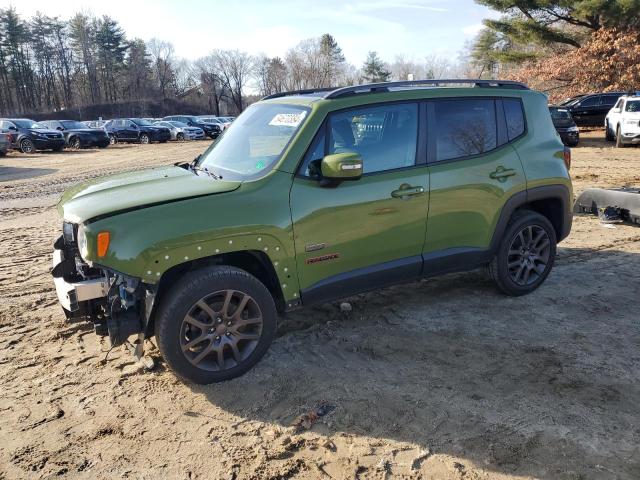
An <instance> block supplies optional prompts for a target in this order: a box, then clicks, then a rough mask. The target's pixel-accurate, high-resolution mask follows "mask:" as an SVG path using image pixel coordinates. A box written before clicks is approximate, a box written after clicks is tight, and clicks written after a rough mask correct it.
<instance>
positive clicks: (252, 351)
mask: <svg viewBox="0 0 640 480" xmlns="http://www.w3.org/2000/svg"><path fill="white" fill-rule="evenodd" d="M276 328H277V313H276V308H275V303H274V301H273V298H272V296H271V294H270V293H269V290H267V288H266V287H265V286H264V285H263V284H262V283H261V282H260V281H259V280H258V279H257V278H255V277H254V276H252V275H250V274H249V273H247V272H245V271H243V270H240V269H237V268H233V267H226V266H225V267H223V266H216V267H209V268H204V269H201V270H196V271H194V272H191V273H189V274H187V275H186V276H185V277H183V278H182V279H181V280H180V281H179V282H178V283H177V284H176V285H175V286H174V287H172V290H171V291H170V292H169V293H168V294H167V296H166V298H165V299H164V300H163V301H162V303H161V304H160V307H159V309H158V314H157V316H156V320H155V334H156V338H157V341H158V347H159V349H160V352H161V353H162V356H163V357H164V359H165V360H166V362H167V364H168V365H169V367H170V368H171V370H173V371H174V372H175V373H176V375H178V376H179V377H181V378H182V379H184V380H188V381H191V382H194V383H199V384H208V383H214V382H221V381H224V380H229V379H232V378H235V377H238V376H240V375H242V374H243V373H245V372H247V371H248V370H249V369H251V367H253V366H254V365H255V364H256V363H257V362H258V361H259V360H260V359H261V358H262V356H263V355H264V354H265V353H266V351H267V349H268V348H269V345H270V344H271V342H272V341H273V339H274V337H275V335H276Z"/></svg>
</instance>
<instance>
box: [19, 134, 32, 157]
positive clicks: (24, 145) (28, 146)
mask: <svg viewBox="0 0 640 480" xmlns="http://www.w3.org/2000/svg"><path fill="white" fill-rule="evenodd" d="M20 151H21V152H22V153H26V154H27V155H29V154H31V153H35V152H36V146H35V144H34V143H33V141H31V140H30V139H28V138H24V139H22V140H21V141H20Z"/></svg>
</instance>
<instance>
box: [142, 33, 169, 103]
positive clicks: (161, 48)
mask: <svg viewBox="0 0 640 480" xmlns="http://www.w3.org/2000/svg"><path fill="white" fill-rule="evenodd" d="M147 50H148V52H149V55H151V65H152V70H153V76H154V77H155V80H156V82H157V85H158V90H159V91H160V93H161V94H162V97H163V98H164V97H166V96H167V93H168V91H167V90H168V88H169V87H170V85H171V83H172V82H173V81H174V78H173V77H174V76H175V73H174V71H173V62H174V49H173V44H172V43H170V42H165V41H163V40H159V39H157V38H152V39H151V40H149V41H148V42H147Z"/></svg>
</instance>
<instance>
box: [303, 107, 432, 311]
mask: <svg viewBox="0 0 640 480" xmlns="http://www.w3.org/2000/svg"><path fill="white" fill-rule="evenodd" d="M419 112H422V113H423V116H424V115H426V109H425V108H424V107H422V108H420V106H419V105H418V103H416V102H403V103H389V104H382V105H377V106H366V107H357V108H352V109H348V110H343V111H340V112H335V113H333V114H330V115H329V117H328V119H327V120H326V121H325V126H324V127H323V128H322V129H321V131H320V132H319V133H318V134H317V135H316V138H315V140H314V142H313V143H312V146H311V148H310V149H309V152H308V153H307V155H306V157H305V159H304V161H303V163H302V165H301V167H300V169H299V171H298V174H297V175H296V177H295V178H294V181H293V186H292V189H291V197H290V202H291V215H292V219H293V231H294V240H295V249H296V262H297V268H298V276H299V282H300V286H301V290H302V292H303V301H309V302H316V301H321V300H324V299H327V298H335V297H337V296H344V295H347V294H348V293H349V292H352V291H360V290H363V289H371V288H376V287H378V286H381V285H384V284H385V283H392V282H394V281H398V280H399V279H407V278H411V277H412V276H417V275H419V274H420V272H421V269H422V257H421V253H422V246H423V244H424V236H425V230H426V218H427V208H428V199H429V173H428V169H427V166H426V165H425V152H426V149H425V147H426V139H425V135H426V134H425V133H420V134H419V129H418V125H419V122H418V119H419V116H420V115H419ZM420 131H421V132H423V130H422V129H421V130H420ZM418 137H420V141H418ZM346 151H349V152H357V153H358V154H359V155H360V156H361V157H362V160H363V166H364V175H363V177H362V178H361V179H359V180H356V181H345V182H342V183H340V184H339V185H333V186H323V184H322V183H321V182H320V179H319V176H318V175H317V172H318V171H319V164H320V161H321V160H322V158H323V157H324V156H325V155H327V154H331V153H339V152H346Z"/></svg>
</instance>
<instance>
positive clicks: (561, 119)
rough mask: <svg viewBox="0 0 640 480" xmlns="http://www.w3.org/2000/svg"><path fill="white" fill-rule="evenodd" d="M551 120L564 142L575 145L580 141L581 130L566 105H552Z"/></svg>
mask: <svg viewBox="0 0 640 480" xmlns="http://www.w3.org/2000/svg"><path fill="white" fill-rule="evenodd" d="M549 113H551V120H552V121H553V126H554V127H556V132H558V134H559V135H560V139H561V140H562V143H564V144H565V145H566V146H568V147H575V146H576V145H578V142H579V141H580V132H579V130H578V126H577V125H576V122H574V121H573V117H571V113H569V110H567V109H566V108H564V107H557V106H550V107H549Z"/></svg>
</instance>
